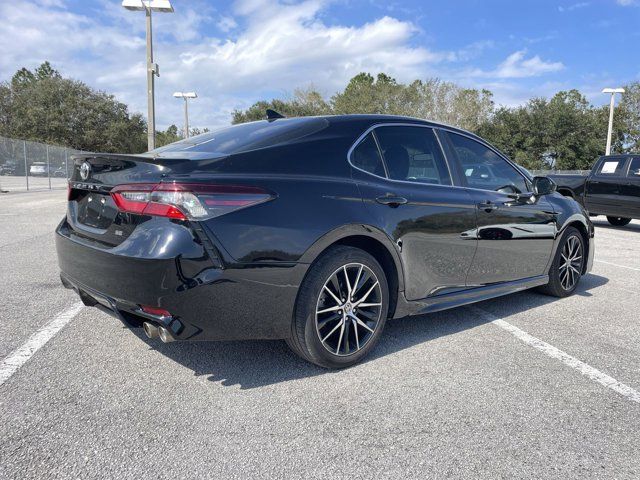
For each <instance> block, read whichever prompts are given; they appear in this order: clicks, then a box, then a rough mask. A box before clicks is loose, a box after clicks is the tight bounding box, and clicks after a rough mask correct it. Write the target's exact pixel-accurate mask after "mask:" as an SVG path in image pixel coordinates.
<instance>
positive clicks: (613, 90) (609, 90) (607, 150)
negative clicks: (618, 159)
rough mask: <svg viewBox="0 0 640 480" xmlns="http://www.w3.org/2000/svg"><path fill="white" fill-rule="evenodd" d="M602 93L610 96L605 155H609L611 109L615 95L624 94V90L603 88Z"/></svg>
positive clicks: (611, 128)
mask: <svg viewBox="0 0 640 480" xmlns="http://www.w3.org/2000/svg"><path fill="white" fill-rule="evenodd" d="M602 93H610V94H611V103H610V104H609V131H608V132H607V149H606V151H605V155H611V135H612V134H613V107H614V105H615V103H616V93H624V88H604V89H602Z"/></svg>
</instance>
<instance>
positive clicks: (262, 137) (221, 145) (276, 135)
mask: <svg viewBox="0 0 640 480" xmlns="http://www.w3.org/2000/svg"><path fill="white" fill-rule="evenodd" d="M328 124H329V123H328V121H327V120H326V119H324V118H281V119H278V120H275V121H267V120H263V121H258V122H250V123H241V124H239V125H231V126H229V127H224V128H220V129H218V130H215V131H213V132H207V133H203V134H202V135H197V136H195V137H191V138H186V139H184V140H180V141H179V142H175V143H171V144H169V145H166V146H164V147H160V148H156V149H155V150H153V151H152V152H151V153H159V154H161V153H167V152H200V153H211V154H219V155H231V154H234V153H240V152H247V151H250V150H256V149H258V148H265V147H271V146H274V145H280V144H283V143H289V142H293V141H296V140H300V139H301V138H303V137H306V136H308V135H311V134H314V133H317V132H319V131H321V130H323V129H324V128H326V127H327V126H328Z"/></svg>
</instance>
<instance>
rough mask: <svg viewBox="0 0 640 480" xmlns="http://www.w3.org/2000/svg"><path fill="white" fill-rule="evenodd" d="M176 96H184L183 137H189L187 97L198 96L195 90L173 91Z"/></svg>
mask: <svg viewBox="0 0 640 480" xmlns="http://www.w3.org/2000/svg"><path fill="white" fill-rule="evenodd" d="M173 96H174V97H176V98H184V138H189V101H188V100H189V99H190V98H198V95H197V94H196V92H175V93H174V94H173Z"/></svg>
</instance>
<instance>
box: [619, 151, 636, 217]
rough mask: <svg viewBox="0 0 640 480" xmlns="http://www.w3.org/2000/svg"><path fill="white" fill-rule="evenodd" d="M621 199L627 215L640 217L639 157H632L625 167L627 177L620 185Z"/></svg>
mask: <svg viewBox="0 0 640 480" xmlns="http://www.w3.org/2000/svg"><path fill="white" fill-rule="evenodd" d="M622 201H623V202H624V207H625V211H626V212H629V213H628V215H627V216H629V217H632V218H640V157H633V158H632V159H631V160H630V162H629V167H628V169H627V178H626V181H625V182H624V184H623V185H622Z"/></svg>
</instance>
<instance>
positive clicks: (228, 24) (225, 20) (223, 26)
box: [216, 15, 238, 32]
mask: <svg viewBox="0 0 640 480" xmlns="http://www.w3.org/2000/svg"><path fill="white" fill-rule="evenodd" d="M216 25H217V26H218V28H219V29H220V30H222V31H223V32H229V31H231V30H233V29H234V28H236V27H237V26H238V23H237V22H236V21H235V20H234V18H233V17H228V16H225V15H223V16H221V17H220V19H219V20H218V22H217V23H216Z"/></svg>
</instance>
